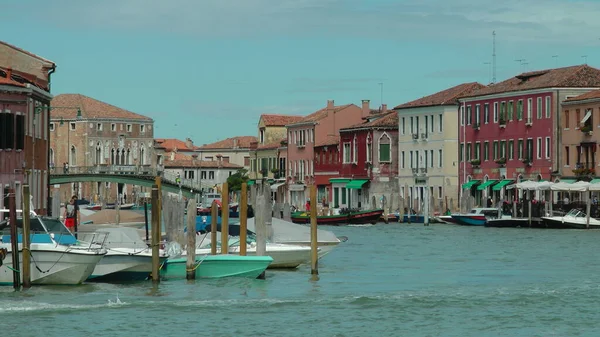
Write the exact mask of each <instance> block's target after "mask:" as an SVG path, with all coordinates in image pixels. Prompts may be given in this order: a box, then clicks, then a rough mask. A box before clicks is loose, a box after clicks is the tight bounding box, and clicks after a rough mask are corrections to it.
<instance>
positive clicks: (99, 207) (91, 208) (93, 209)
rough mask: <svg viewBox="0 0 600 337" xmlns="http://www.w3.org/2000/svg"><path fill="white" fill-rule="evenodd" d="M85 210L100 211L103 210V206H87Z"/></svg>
mask: <svg viewBox="0 0 600 337" xmlns="http://www.w3.org/2000/svg"><path fill="white" fill-rule="evenodd" d="M85 209H89V210H90V211H100V210H102V205H97V204H96V205H87V206H85Z"/></svg>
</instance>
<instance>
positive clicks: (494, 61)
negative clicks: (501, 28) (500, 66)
mask: <svg viewBox="0 0 600 337" xmlns="http://www.w3.org/2000/svg"><path fill="white" fill-rule="evenodd" d="M492 40H493V52H492V69H493V72H492V83H496V31H495V30H494V31H492Z"/></svg>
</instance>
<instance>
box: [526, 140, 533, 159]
mask: <svg viewBox="0 0 600 337" xmlns="http://www.w3.org/2000/svg"><path fill="white" fill-rule="evenodd" d="M527 159H529V160H533V138H527Z"/></svg>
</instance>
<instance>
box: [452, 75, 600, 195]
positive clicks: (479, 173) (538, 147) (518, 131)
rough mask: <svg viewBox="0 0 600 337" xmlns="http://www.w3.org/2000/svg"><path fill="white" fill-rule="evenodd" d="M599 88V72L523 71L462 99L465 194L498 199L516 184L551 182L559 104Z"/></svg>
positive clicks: (555, 160) (461, 167) (556, 158)
mask: <svg viewBox="0 0 600 337" xmlns="http://www.w3.org/2000/svg"><path fill="white" fill-rule="evenodd" d="M599 86H600V70H598V69H596V68H592V67H589V66H587V65H581V66H573V67H566V68H557V69H549V70H541V71H533V72H528V73H523V74H520V75H518V76H515V77H512V78H509V79H507V80H505V81H503V82H500V83H497V84H493V85H490V86H488V87H485V88H482V89H479V90H477V91H474V92H472V93H470V94H469V95H467V97H463V98H461V99H460V104H461V113H460V116H459V140H460V150H459V160H460V165H459V180H460V182H461V185H462V191H463V193H464V191H470V193H471V194H472V195H474V196H476V199H479V200H481V198H483V197H487V196H493V197H494V199H495V200H498V199H499V198H500V199H503V198H505V196H504V194H505V187H506V185H508V184H510V183H511V182H512V181H519V180H524V179H525V180H542V179H544V180H550V179H553V177H554V176H556V175H557V174H558V172H559V167H558V165H559V163H560V162H561V160H560V153H557V149H558V148H559V147H558V146H557V144H559V143H560V130H559V128H558V125H561V124H560V120H559V118H560V114H559V109H560V102H562V101H564V100H565V99H567V98H569V97H571V96H577V95H579V94H582V93H585V92H588V91H590V90H591V88H595V87H599Z"/></svg>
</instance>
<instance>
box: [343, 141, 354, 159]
mask: <svg viewBox="0 0 600 337" xmlns="http://www.w3.org/2000/svg"><path fill="white" fill-rule="evenodd" d="M351 149H352V148H351V147H350V143H344V164H347V163H350V162H352V157H351V152H350V150H351Z"/></svg>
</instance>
